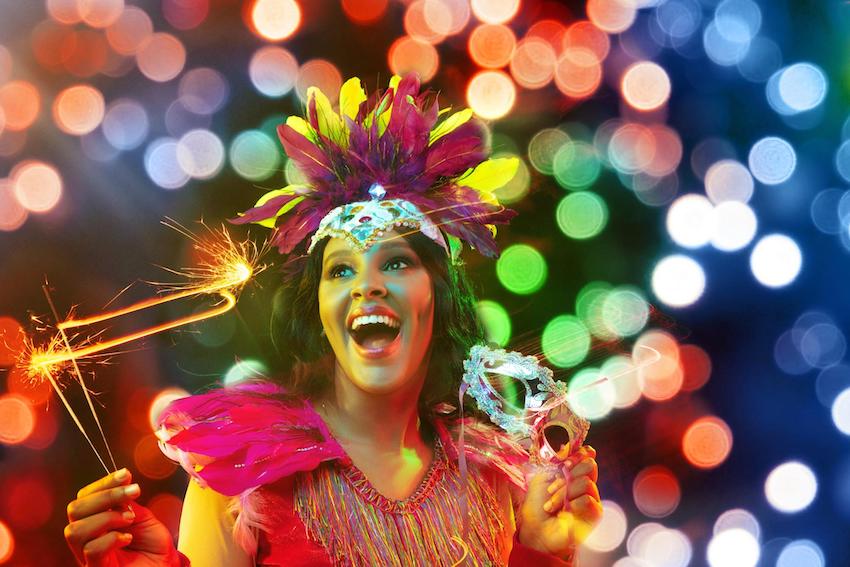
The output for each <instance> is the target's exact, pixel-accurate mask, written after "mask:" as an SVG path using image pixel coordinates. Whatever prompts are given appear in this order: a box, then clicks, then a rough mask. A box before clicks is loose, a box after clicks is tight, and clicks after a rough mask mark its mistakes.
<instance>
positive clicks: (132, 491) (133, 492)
mask: <svg viewBox="0 0 850 567" xmlns="http://www.w3.org/2000/svg"><path fill="white" fill-rule="evenodd" d="M141 491H142V489H141V488H139V485H138V484H131V485H130V486H127V487H125V488H124V494H126V495H127V496H138V495H139V493H141Z"/></svg>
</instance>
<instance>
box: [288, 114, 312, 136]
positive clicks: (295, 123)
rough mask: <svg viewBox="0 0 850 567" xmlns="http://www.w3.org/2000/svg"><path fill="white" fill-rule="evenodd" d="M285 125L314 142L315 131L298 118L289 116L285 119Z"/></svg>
mask: <svg viewBox="0 0 850 567" xmlns="http://www.w3.org/2000/svg"><path fill="white" fill-rule="evenodd" d="M286 125H287V126H289V127H290V128H292V129H293V130H295V131H296V132H298V133H299V134H301V135H302V136H304V137H305V138H307V139H308V140H312V141H314V142H315V141H316V131H315V130H313V127H312V126H310V124H309V123H308V122H307V121H306V120H304V119H303V118H301V117H300V116H290V117H289V118H287V119H286Z"/></svg>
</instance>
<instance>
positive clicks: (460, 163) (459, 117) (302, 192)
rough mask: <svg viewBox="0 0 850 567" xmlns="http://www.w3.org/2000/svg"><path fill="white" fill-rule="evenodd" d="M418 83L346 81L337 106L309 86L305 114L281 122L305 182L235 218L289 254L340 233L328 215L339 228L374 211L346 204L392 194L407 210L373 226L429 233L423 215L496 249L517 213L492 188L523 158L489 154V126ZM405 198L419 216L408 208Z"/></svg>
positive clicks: (485, 249) (484, 248) (487, 249)
mask: <svg viewBox="0 0 850 567" xmlns="http://www.w3.org/2000/svg"><path fill="white" fill-rule="evenodd" d="M419 90H420V85H419V79H418V78H417V77H416V76H415V75H412V74H411V75H408V76H406V77H404V78H403V79H402V78H401V77H397V76H396V77H393V79H392V80H391V81H390V86H389V88H388V89H387V90H386V91H384V92H380V91H379V92H376V93H373V94H372V95H371V96H367V94H366V91H365V90H364V89H363V86H362V84H361V82H360V79H358V78H356V77H355V78H352V79H349V80H348V81H346V82H345V84H344V85H343V86H342V89H341V90H340V95H339V111H338V112H337V111H335V110H334V109H333V108H332V106H331V103H330V101H329V99H328V97H327V96H326V95H325V94H324V93H322V91H321V90H319V89H318V88H315V87H311V88H310V89H309V90H308V91H307V109H306V113H307V115H306V117H305V118H301V117H298V116H290V117H289V118H288V119H287V120H286V123H285V124H281V125H280V126H279V127H278V135H279V137H280V140H281V143H282V144H283V148H284V151H285V152H286V155H287V156H289V158H290V159H291V160H293V161H294V162H295V165H297V167H298V169H299V170H300V171H301V172H302V173H303V174H304V176H305V177H306V180H307V181H306V183H304V184H302V185H289V186H287V187H284V188H283V189H277V190H274V191H270V192H268V193H266V194H265V195H263V196H262V197H261V198H260V199H259V201H257V204H256V205H255V206H254V208H252V209H250V210H248V211H246V212H245V213H243V214H241V215H240V216H239V217H238V218H236V219H233V222H236V223H240V224H241V223H249V222H253V223H258V224H261V225H263V226H266V227H268V228H273V229H274V231H275V233H274V236H273V239H272V242H273V244H275V245H276V246H277V247H278V249H279V250H280V252H281V253H283V254H288V253H290V252H292V251H293V250H294V249H296V248H297V247H298V246H299V245H300V244H302V243H304V242H305V240H306V239H307V237H308V236H310V235H313V234H314V233H315V232H316V231H317V230H320V228H321V231H320V234H319V236H321V237H324V236H328V235H334V236H336V234H334V233H333V230H332V227H331V228H329V229H328V231H327V233H325V232H324V231H325V229H326V228H327V227H328V226H329V224H330V223H329V222H328V220H326V217H328V215H332V216H333V217H334V218H335V219H337V220H336V221H335V222H336V223H337V229H339V228H340V226H341V227H342V230H348V228H346V227H347V226H351V225H352V223H368V222H369V221H370V220H372V217H371V216H370V215H366V214H361V216H360V217H358V218H354V217H353V216H352V214H350V213H351V211H350V209H345V207H351V206H353V205H356V204H358V203H361V204H364V205H366V204H368V203H376V202H377V201H379V200H383V199H386V201H382V202H381V204H382V205H383V206H384V207H389V205H387V204H384V203H389V202H393V201H395V202H396V203H397V204H398V203H400V204H401V205H403V206H401V207H399V211H400V212H401V216H402V218H401V219H400V220H399V222H396V223H394V224H393V225H392V226H389V225H387V224H383V225H380V226H376V227H374V228H375V230H374V233H375V234H381V233H382V232H383V231H384V230H389V229H390V228H393V227H395V226H400V225H407V226H414V227H415V228H417V229H418V228H420V227H421V228H422V230H423V232H426V231H425V227H424V225H425V224H426V223H427V224H429V225H433V227H439V229H441V230H442V231H443V232H444V233H445V234H446V235H448V237H449V238H450V239H452V238H456V239H459V240H461V241H464V242H466V243H467V244H469V245H470V246H472V247H473V248H475V249H477V250H478V251H479V252H481V253H482V254H484V255H486V256H496V255H497V254H498V248H497V246H496V242H495V239H494V234H495V227H494V225H495V224H504V223H507V222H508V221H509V220H510V219H511V218H512V217H513V216H514V215H515V212H514V211H512V210H509V209H506V208H504V207H503V206H501V205H500V204H499V202H498V200H497V199H496V197H495V196H494V194H493V191H494V190H495V189H498V188H499V187H501V186H502V185H504V184H505V183H507V182H508V181H510V179H511V178H512V177H513V176H514V174H515V172H516V169H517V165H518V160H517V159H516V158H497V159H487V156H488V143H487V133H486V130H485V128H484V126H483V125H482V124H481V123H479V122H478V121H476V120H474V119H473V118H472V110H470V109H466V110H461V111H459V112H455V113H454V114H450V115H448V111H449V110H450V109H443V110H441V109H440V108H439V105H438V103H437V94H436V93H435V92H433V91H431V90H426V91H423V92H421V93H420V92H419ZM376 190H377V191H378V193H376ZM408 204H412V205H413V208H414V209H415V210H418V211H419V212H421V215H420V216H419V217H416V215H412V216H411V215H406V214H405V208H406V206H407V205H408ZM340 207H343V209H340ZM407 208H408V209H409V207H407ZM395 214H396V212H395V211H394V212H393V215H395ZM423 215H424V217H425V218H424V219H423V218H422V216H423ZM407 217H410V218H407ZM323 221H324V222H323ZM405 221H408V222H405ZM346 222H348V223H349V224H348V225H345V224H344V223H346ZM340 223H342V224H340ZM358 226H359V225H358ZM432 232H433V231H432ZM429 236H430V237H432V238H434V237H433V236H431V235H429ZM356 238H357V239H359V241H360V242H361V243H365V245H368V244H370V243H371V241H368V240H364V239H365V238H366V237H361V236H357V237H356ZM440 238H442V236H441V235H440ZM434 239H435V240H436V238H434ZM314 242H315V239H314Z"/></svg>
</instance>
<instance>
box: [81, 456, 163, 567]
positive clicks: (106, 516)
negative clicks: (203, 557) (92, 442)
mask: <svg viewBox="0 0 850 567" xmlns="http://www.w3.org/2000/svg"><path fill="white" fill-rule="evenodd" d="M131 482H132V476H131V474H130V471H128V470H127V469H121V470H119V471H118V472H115V473H112V474H110V475H107V476H105V477H103V478H101V479H99V480H96V481H95V482H93V483H91V484H90V485H88V486H86V487H85V488H83V489H81V490H80V491H79V492H78V493H77V499H76V500H74V501H72V502H71V503H70V504H68V522H69V523H68V525H67V526H65V540H66V541H67V542H68V545H69V546H70V547H71V551H73V552H74V556H75V557H76V558H77V561H79V562H80V564H81V565H84V566H86V567H117V566H119V565H130V566H132V567H177V566H179V565H180V558H179V556H178V555H177V550H176V549H175V548H174V542H173V541H172V539H171V533H170V532H169V531H168V528H166V527H165V526H164V525H163V524H162V522H160V521H159V520H157V519H156V517H155V516H154V515H153V513H151V511H150V510H148V509H147V508H145V507H144V506H141V505H139V504H136V503H135V502H134V500H135V499H136V498H138V497H139V494H140V493H141V489H140V488H139V485H138V484H131Z"/></svg>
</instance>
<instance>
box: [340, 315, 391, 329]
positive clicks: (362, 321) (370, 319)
mask: <svg viewBox="0 0 850 567" xmlns="http://www.w3.org/2000/svg"><path fill="white" fill-rule="evenodd" d="M376 323H383V324H384V325H386V326H388V327H392V328H393V329H397V328H398V327H399V326H400V325H401V323H399V321H398V319H396V318H395V317H389V316H387V315H361V316H360V317H355V318H354V321H353V322H352V323H351V330H352V331H356V330H357V329H358V327H360V326H361V325H369V324H376Z"/></svg>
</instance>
